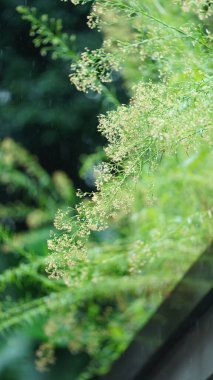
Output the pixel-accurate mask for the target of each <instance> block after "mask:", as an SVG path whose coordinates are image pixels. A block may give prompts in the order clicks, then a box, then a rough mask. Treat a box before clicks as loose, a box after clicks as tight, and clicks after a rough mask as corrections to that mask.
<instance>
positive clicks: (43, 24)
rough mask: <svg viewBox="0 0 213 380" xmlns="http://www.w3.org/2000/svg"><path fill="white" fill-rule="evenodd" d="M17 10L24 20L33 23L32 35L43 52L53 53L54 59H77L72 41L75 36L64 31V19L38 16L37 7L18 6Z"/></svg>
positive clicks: (44, 53) (44, 15)
mask: <svg viewBox="0 0 213 380" xmlns="http://www.w3.org/2000/svg"><path fill="white" fill-rule="evenodd" d="M17 11H18V12H19V13H20V14H21V15H22V18H23V20H27V21H29V22H30V23H31V24H32V27H31V31H30V36H31V37H33V42H34V45H35V47H39V48H41V49H40V51H41V54H42V55H46V54H47V53H48V52H51V53H52V58H53V59H58V58H60V59H68V60H71V59H76V56H77V53H76V52H74V51H73V48H72V44H71V43H72V41H75V36H74V35H71V36H70V37H69V35H68V34H67V33H63V32H62V28H63V26H62V20H61V19H55V18H50V19H49V16H48V15H47V14H43V15H42V16H41V17H38V16H37V10H36V8H28V7H24V6H19V7H17Z"/></svg>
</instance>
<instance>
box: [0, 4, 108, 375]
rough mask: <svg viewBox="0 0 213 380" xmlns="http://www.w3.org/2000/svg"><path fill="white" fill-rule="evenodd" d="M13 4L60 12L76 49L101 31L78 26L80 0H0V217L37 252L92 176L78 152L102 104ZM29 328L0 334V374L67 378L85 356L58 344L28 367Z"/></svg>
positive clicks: (88, 147) (90, 136) (88, 143)
mask: <svg viewBox="0 0 213 380" xmlns="http://www.w3.org/2000/svg"><path fill="white" fill-rule="evenodd" d="M18 5H29V6H36V8H37V9H38V13H39V14H43V13H48V14H49V15H50V17H57V18H62V20H63V25H64V29H65V31H66V32H67V33H69V34H73V33H75V34H77V38H76V41H75V45H76V50H77V51H79V52H80V51H82V50H83V49H84V47H85V46H89V47H90V48H93V47H97V46H99V45H100V42H101V35H100V33H97V32H92V31H91V30H90V29H88V27H87V26H86V17H87V14H88V7H86V6H85V7H74V6H73V5H72V4H71V3H70V2H69V3H63V2H60V1H58V0H45V1H42V0H36V1H28V2H27V1H18V0H1V2H0V222H1V224H3V225H4V226H6V227H8V228H9V229H10V230H11V231H12V232H13V234H14V236H15V237H16V241H17V239H19V240H18V242H19V247H22V248H23V249H29V250H33V251H34V252H35V253H37V254H39V255H45V254H46V253H47V246H46V241H47V238H48V236H49V231H50V229H51V226H52V221H53V217H54V214H55V212H56V211H57V209H58V208H59V207H60V208H63V207H67V206H74V204H75V202H76V200H75V195H74V194H75V188H78V187H81V188H84V189H85V188H88V184H92V182H91V181H89V178H88V180H87V181H86V182H85V181H83V180H82V179H81V178H80V176H79V169H80V166H81V155H82V153H84V154H89V153H92V152H94V151H95V149H96V147H97V146H99V145H101V144H102V138H101V136H100V135H99V134H98V133H97V130H96V126H97V115H98V114H99V113H100V111H101V110H103V109H104V108H105V107H107V106H108V105H107V104H105V103H104V102H103V99H101V97H100V96H97V95H96V96H95V95H94V94H88V95H87V96H85V94H82V93H80V92H78V91H76V90H75V88H74V87H73V86H71V85H70V81H69V77H68V75H69V72H70V62H66V61H62V60H57V61H54V60H52V59H51V57H50V56H45V57H42V56H41V55H40V52H39V49H35V47H34V46H33V43H32V38H31V37H30V36H29V31H30V25H29V23H27V22H24V21H23V20H22V19H21V17H20V15H19V14H18V13H17V12H16V7H17V6H18ZM17 144H18V145H17ZM35 173H37V174H38V176H37V178H35V177H36V175H35ZM65 173H66V174H65ZM29 189H30V190H29ZM5 251H6V252H7V254H3V255H1V263H0V271H1V272H2V271H3V270H4V269H5V268H7V267H10V266H11V265H15V264H17V263H18V262H19V260H20V259H19V258H18V255H17V252H16V248H14V247H11V246H10V247H9V248H8V247H7V248H5V244H1V253H2V252H3V253H5ZM31 287H32V286H31ZM31 290H32V289H31ZM31 290H30V291H31ZM11 291H13V290H11ZM35 291H36V292H39V289H35ZM4 296H5V294H3V293H2V294H1V297H4ZM8 297H9V295H8ZM34 330H35V331H31V330H30V334H28V333H27V331H26V328H25V329H24V331H22V330H18V331H17V333H16V334H14V332H13V333H12V334H10V333H8V334H6V335H5V336H3V337H2V336H1V340H0V379H1V380H28V379H32V380H33V379H35V380H37V379H51V380H54V379H58V378H59V376H60V378H61V379H63V380H66V379H69V380H71V379H72V378H75V374H77V373H78V372H79V368H80V367H82V365H83V363H84V362H85V361H86V358H84V357H82V356H80V357H79V356H76V357H74V359H73V360H72V358H71V356H70V353H68V351H66V350H58V352H57V358H58V360H57V364H56V365H55V366H54V368H53V369H52V370H51V371H50V372H48V373H42V374H41V373H39V372H38V371H36V370H35V365H34V355H35V350H36V348H37V347H38V345H39V339H38V336H39V326H36V327H34ZM40 334H41V333H40ZM34 335H35V336H36V338H35V339H33V338H32V336H34ZM30 336H31V337H30Z"/></svg>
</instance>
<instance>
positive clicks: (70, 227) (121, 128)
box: [1, 0, 213, 380]
mask: <svg viewBox="0 0 213 380" xmlns="http://www.w3.org/2000/svg"><path fill="white" fill-rule="evenodd" d="M72 2H73V3H74V4H80V3H81V4H85V3H87V2H89V1H87V0H83V1H80V0H75V1H74V0H73V1H72ZM92 3H93V7H92V13H91V14H90V16H89V19H88V23H89V26H91V27H95V26H97V27H98V28H99V30H102V31H103V33H105V39H104V43H103V46H102V47H101V48H99V49H98V50H96V51H95V50H94V51H92V52H89V51H86V53H83V54H82V56H81V59H80V60H78V61H77V62H75V63H74V65H75V66H72V69H73V70H74V71H73V73H72V74H71V81H72V82H73V83H74V84H75V85H76V86H77V88H79V89H80V90H84V91H87V90H88V88H92V90H93V91H94V90H96V91H98V92H100V91H101V90H102V85H101V84H100V83H102V82H105V81H108V80H110V77H112V76H113V75H112V74H113V69H112V68H113V67H116V70H118V68H119V67H120V70H121V73H123V75H124V77H125V79H126V83H127V87H128V88H130V92H131V93H132V99H131V101H130V103H129V104H128V105H120V106H118V107H117V109H116V110H114V111H110V112H108V113H107V114H105V115H101V116H100V117H99V126H98V129H99V131H100V132H101V133H102V134H103V135H104V136H105V137H106V139H107V145H106V147H105V155H106V159H105V160H104V161H103V162H102V163H100V164H99V165H96V166H95V167H94V177H95V178H96V191H95V192H92V193H90V194H87V193H85V194H84V193H82V192H81V191H79V192H78V196H79V198H80V200H79V202H78V204H77V206H76V208H75V210H74V212H73V210H70V209H69V208H68V209H67V210H65V211H64V210H59V211H58V212H57V214H56V217H55V227H56V231H55V232H54V233H53V234H52V237H51V239H50V240H49V242H48V245H49V250H50V254H49V257H48V263H47V267H46V271H47V272H48V275H49V278H48V279H46V280H45V281H47V284H46V285H47V286H46V285H45V289H46V290H45V292H44V294H42V296H41V297H39V298H38V299H36V300H33V301H32V300H30V301H29V302H27V303H25V304H23V302H21V303H20V304H18V305H17V308H16V311H15V312H14V308H13V307H12V306H10V307H9V309H6V311H5V313H3V316H2V323H1V326H2V327H1V328H2V330H3V329H4V328H6V327H9V326H12V325H13V324H16V323H17V322H18V321H19V320H20V315H22V316H23V317H22V321H24V319H25V317H26V320H28V319H31V317H34V316H37V317H38V316H41V315H44V316H45V318H47V317H48V320H47V321H46V324H45V328H44V331H45V335H46V341H47V342H46V343H45V344H44V345H42V346H41V349H40V350H39V352H38V361H37V364H38V366H39V367H40V368H41V367H45V365H46V364H49V363H52V361H53V347H54V346H57V345H64V346H67V347H68V348H69V349H70V350H71V351H72V352H87V354H88V355H89V357H90V362H89V365H88V368H87V369H86V371H83V372H82V374H81V376H80V379H82V380H86V379H89V378H91V376H93V375H94V374H103V373H105V372H106V371H107V370H108V369H109V368H110V365H111V363H112V362H113V360H115V359H116V358H117V357H119V355H120V354H121V353H122V352H123V350H124V349H125V348H126V347H127V346H128V344H129V342H130V341H131V339H132V338H133V336H134V334H135V333H136V332H137V331H138V329H139V328H140V327H141V326H142V325H143V324H144V323H145V322H146V321H147V319H148V318H149V317H150V315H151V314H152V313H153V312H154V311H155V309H156V308H157V307H158V306H159V304H160V303H161V301H162V300H163V299H164V297H165V296H166V295H167V294H168V292H170V291H171V289H172V288H173V287H174V286H175V284H176V283H177V281H179V280H180V278H181V277H182V275H183V274H184V273H185V271H186V270H187V269H188V268H189V266H190V265H191V264H192V263H193V262H194V260H195V259H196V258H197V257H198V256H199V255H200V254H201V252H202V250H203V249H205V247H206V246H207V245H208V244H209V242H210V241H211V240H212V235H213V224H212V212H213V198H212V191H211V182H212V178H211V177H212V141H213V136H212V112H211V104H212V72H211V65H210V58H211V55H212V46H211V31H210V29H209V25H208V26H207V24H209V23H210V22H209V18H208V17H210V15H211V4H209V3H208V2H207V3H205V4H204V3H203V2H200V1H193V2H187V1H184V2H181V4H180V2H179V1H174V2H173V1H172V2H171V3H169V4H168V1H166V0H165V1H161V2H159V1H151V0H150V1H148V2H147V1H146V2H145V1H142V0H136V1H130V0H113V1H110V2H109V1H106V0H101V1H99V0H97V1H93V2H92ZM190 10H194V11H196V13H191V12H190V13H187V12H188V11H190ZM185 11H187V12H185ZM120 25H122V26H123V29H122V30H120V29H119V28H120ZM114 31H115V33H114ZM121 32H122V33H121ZM119 34H120V36H119ZM133 53H134V55H133ZM135 57H136V58H135ZM138 63H139V65H138ZM133 82H136V85H135V86H132V84H133ZM97 242H98V243H97ZM38 265H40V264H38ZM17 271H18V269H16V272H17ZM35 272H36V273H37V274H39V275H41V276H44V278H45V275H44V273H43V272H42V273H40V272H39V271H37V268H35V271H34V273H35ZM18 275H20V273H19V274H18ZM3 276H4V275H3ZM11 276H12V275H11V274H10V273H9V274H6V277H5V278H6V279H7V278H9V279H10V278H12V277H11ZM5 278H3V282H4V281H6V279H5ZM42 278H43V277H42ZM49 283H52V284H53V288H52V289H50V288H51V286H49ZM47 288H48V289H47ZM5 320H6V322H4V321H5ZM5 323H6V325H5ZM45 358H46V359H45Z"/></svg>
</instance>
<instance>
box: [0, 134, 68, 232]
mask: <svg viewBox="0 0 213 380" xmlns="http://www.w3.org/2000/svg"><path fill="white" fill-rule="evenodd" d="M0 155H1V161H0V183H1V185H2V187H3V188H4V189H5V190H6V191H7V194H8V195H10V198H9V199H8V202H7V200H6V199H5V201H4V203H2V204H0V220H1V221H2V222H4V221H5V222H7V220H8V221H9V219H10V218H12V219H13V220H16V221H18V222H24V221H25V223H26V224H27V226H28V228H39V227H41V226H45V225H48V224H49V223H50V222H51V221H52V218H53V216H54V214H55V212H56V211H57V209H58V208H61V207H62V208H63V207H66V206H67V205H69V206H70V207H71V206H73V205H74V203H75V192H74V187H73V184H72V182H71V181H70V179H69V178H68V177H67V176H66V175H65V173H63V172H61V171H56V172H54V173H53V175H52V178H51V177H50V176H49V175H48V173H47V172H46V171H45V170H44V169H43V168H42V167H41V166H40V165H39V163H38V162H37V160H36V158H34V157H33V156H31V155H30V154H29V153H28V152H27V151H26V150H25V149H24V148H23V147H21V146H20V145H18V144H17V143H15V142H14V141H13V140H12V139H9V138H7V139H4V140H3V141H2V142H1V144H0ZM11 198H12V199H14V201H13V202H12V201H11Z"/></svg>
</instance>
